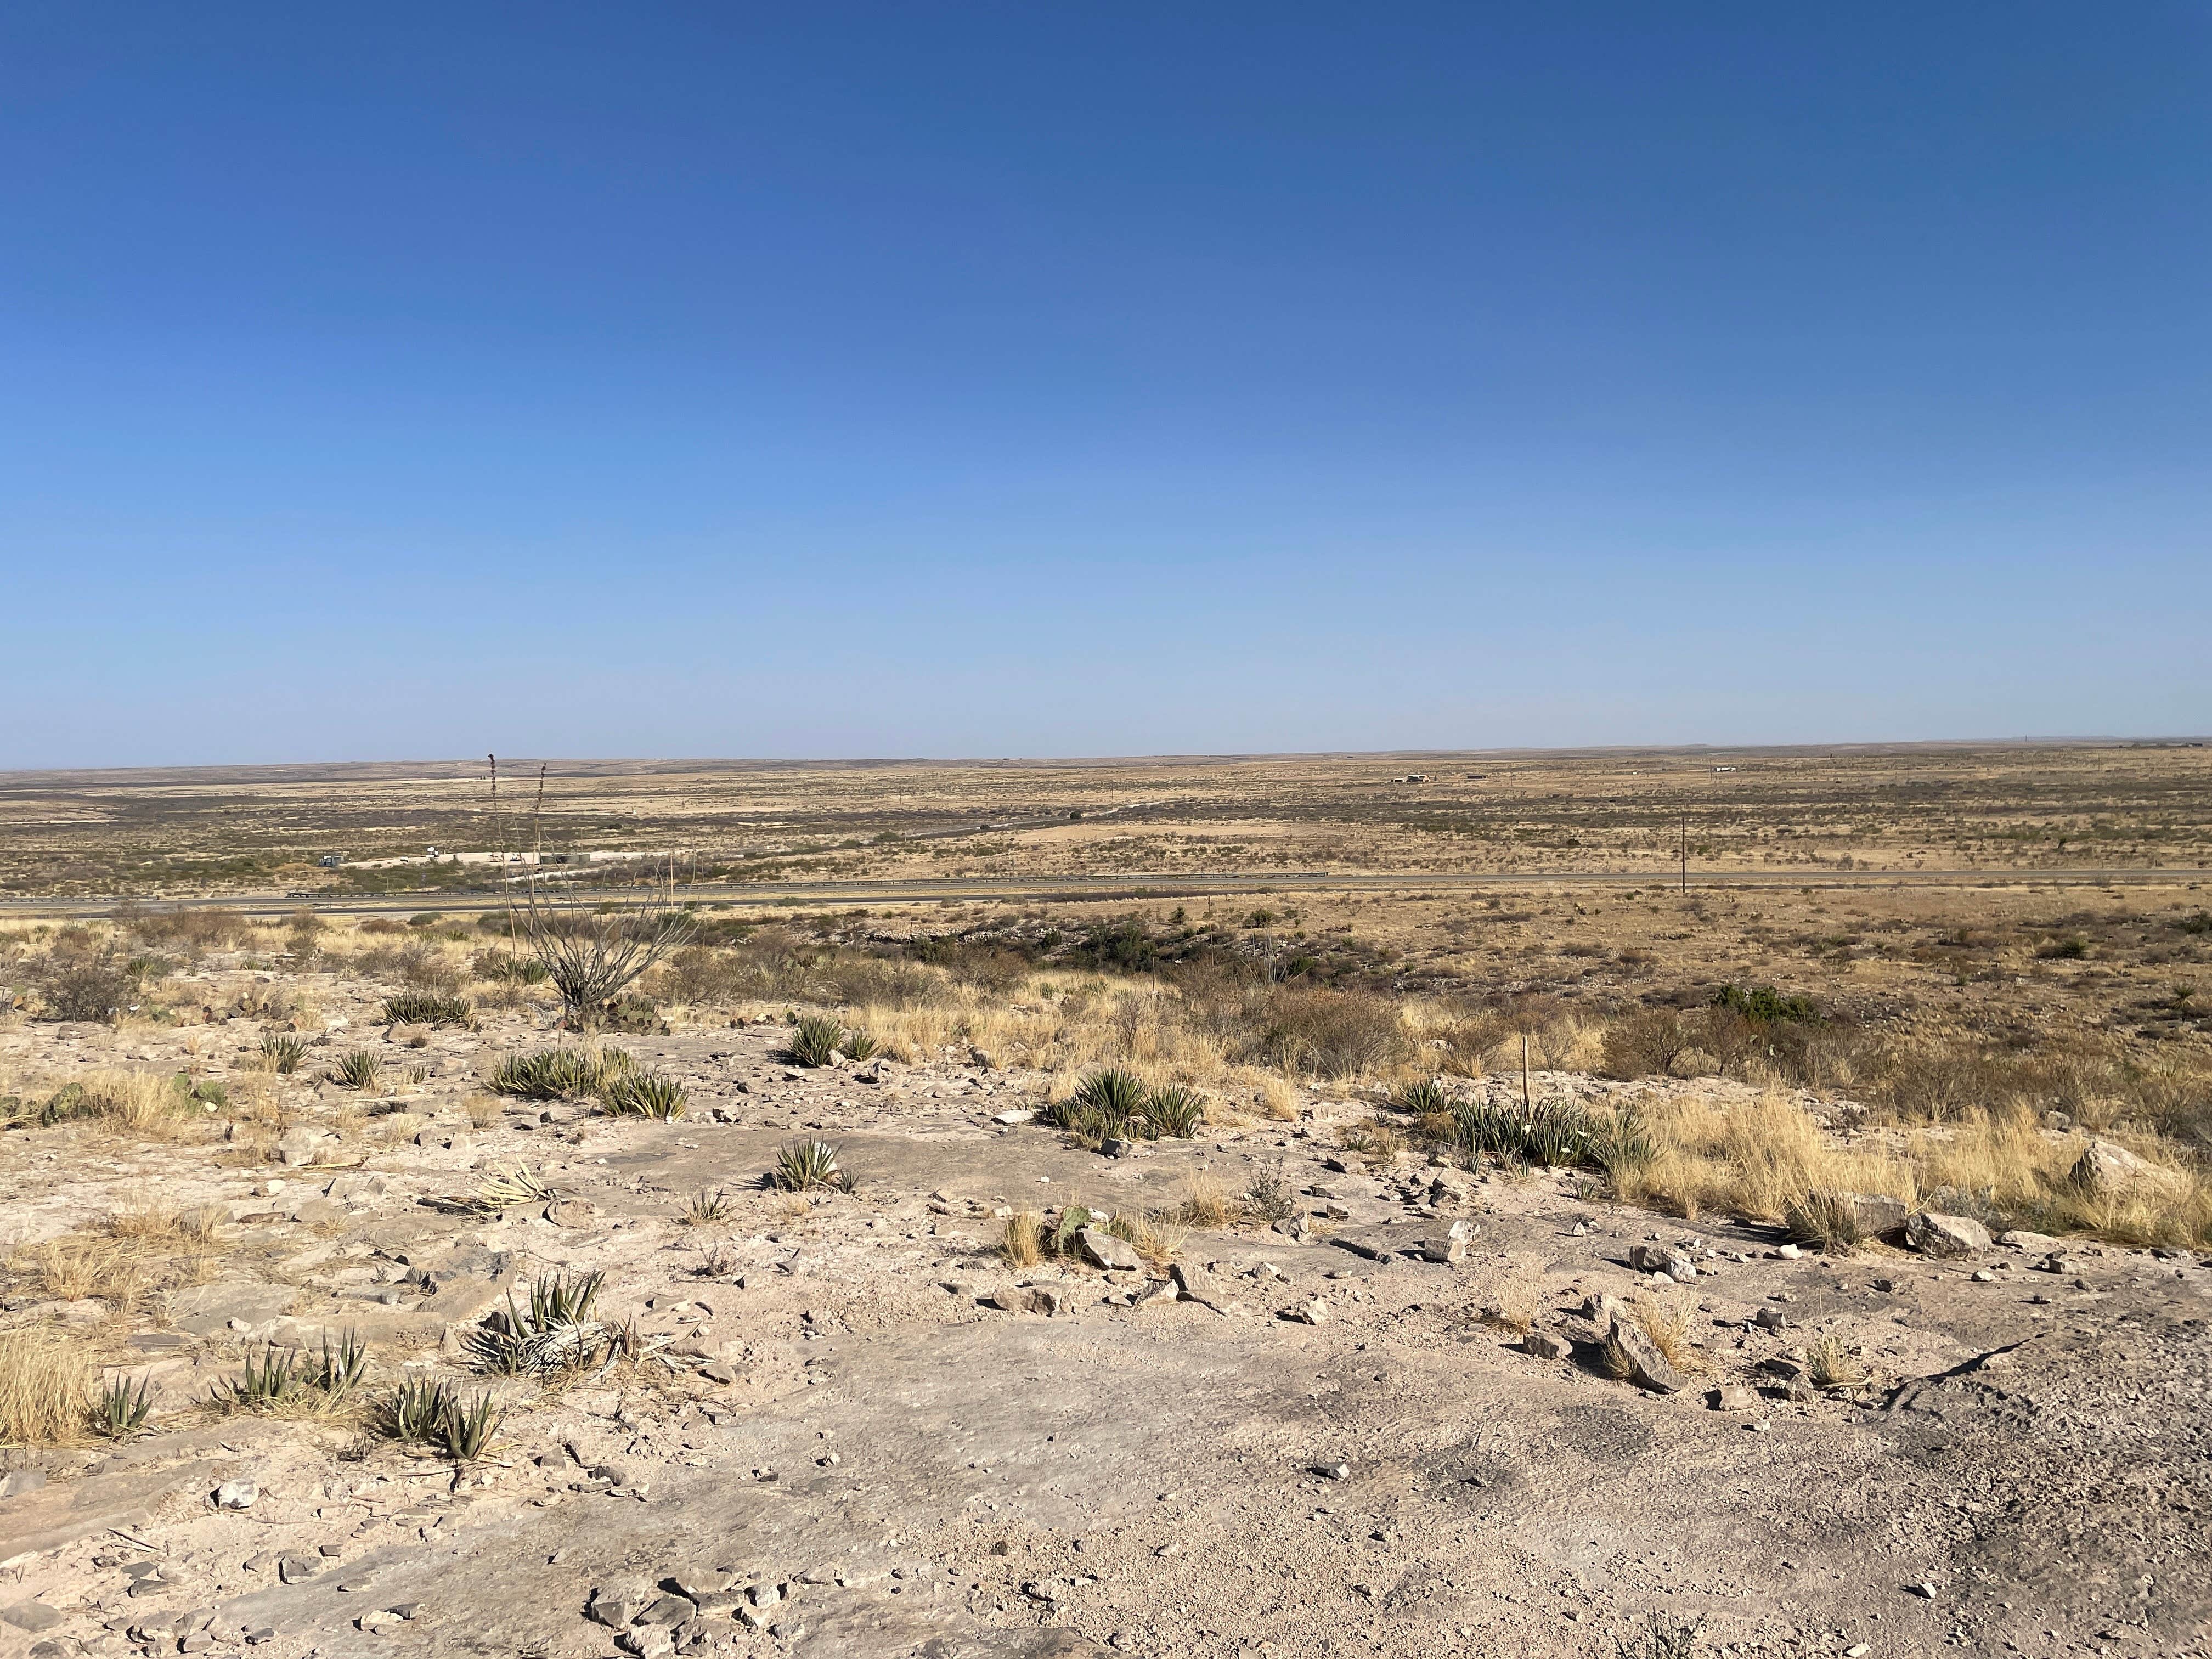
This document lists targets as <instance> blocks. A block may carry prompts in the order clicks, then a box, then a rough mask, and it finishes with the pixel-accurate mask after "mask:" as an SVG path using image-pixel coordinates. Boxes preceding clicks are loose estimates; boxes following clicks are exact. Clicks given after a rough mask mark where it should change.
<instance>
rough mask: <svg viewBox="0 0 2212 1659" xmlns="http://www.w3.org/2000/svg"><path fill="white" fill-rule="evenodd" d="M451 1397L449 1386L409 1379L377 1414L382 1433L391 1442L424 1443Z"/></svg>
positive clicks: (421, 1379) (418, 1378)
mask: <svg viewBox="0 0 2212 1659" xmlns="http://www.w3.org/2000/svg"><path fill="white" fill-rule="evenodd" d="M452 1401H453V1389H452V1387H451V1385H450V1384H448V1383H432V1382H430V1381H429V1380H428V1379H427V1378H424V1377H416V1376H410V1377H408V1378H406V1379H404V1381H402V1382H401V1383H400V1384H399V1387H398V1389H396V1390H395V1391H394V1392H393V1394H392V1397H391V1398H390V1399H389V1400H386V1401H385V1402H384V1407H383V1410H382V1412H381V1413H380V1417H381V1419H382V1426H383V1429H384V1431H385V1432H386V1434H389V1435H390V1436H391V1437H392V1438H393V1439H394V1440H398V1441H403V1442H406V1443H410V1444H421V1443H427V1442H428V1440H429V1439H430V1438H431V1437H432V1436H433V1435H435V1433H436V1432H437V1430H438V1425H439V1423H440V1421H441V1419H443V1418H444V1417H445V1415H446V1408H447V1406H448V1405H450V1404H451V1403H452Z"/></svg>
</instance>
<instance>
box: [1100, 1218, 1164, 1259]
mask: <svg viewBox="0 0 2212 1659" xmlns="http://www.w3.org/2000/svg"><path fill="white" fill-rule="evenodd" d="M1106 1231H1108V1232H1109V1233H1111V1234H1113V1235H1114V1237H1116V1238H1119V1239H1124V1240H1127V1243H1129V1244H1130V1245H1131V1247H1132V1248H1133V1249H1135V1250H1136V1252H1137V1254H1138V1255H1140V1256H1142V1257H1144V1258H1145V1260H1146V1261H1149V1262H1151V1263H1152V1265H1153V1266H1154V1267H1165V1266H1166V1265H1167V1264H1168V1263H1169V1262H1170V1261H1173V1260H1174V1258H1175V1253H1176V1250H1177V1249H1181V1248H1182V1241H1183V1230H1182V1228H1181V1227H1180V1226H1178V1225H1176V1223H1174V1222H1172V1221H1170V1220H1169V1219H1168V1218H1166V1217H1165V1216H1164V1215H1160V1214H1158V1213H1156V1212H1153V1211H1151V1210H1116V1211H1115V1212H1114V1216H1113V1218H1112V1219H1111V1220H1109V1222H1107V1224H1106Z"/></svg>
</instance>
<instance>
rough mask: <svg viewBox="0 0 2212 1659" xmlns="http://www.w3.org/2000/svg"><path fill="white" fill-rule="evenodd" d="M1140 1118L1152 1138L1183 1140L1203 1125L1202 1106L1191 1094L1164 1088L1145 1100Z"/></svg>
mask: <svg viewBox="0 0 2212 1659" xmlns="http://www.w3.org/2000/svg"><path fill="white" fill-rule="evenodd" d="M1143 1118H1144V1123H1145V1127H1146V1129H1147V1130H1149V1131H1150V1132H1151V1134H1152V1137H1154V1138H1157V1137H1158V1136H1160V1135H1170V1136H1172V1137H1174V1138H1175V1139H1178V1140H1186V1139H1189V1138H1190V1136H1191V1135H1192V1134H1194V1133H1196V1131H1197V1129H1198V1126H1199V1125H1200V1123H1203V1122H1204V1121H1206V1102H1205V1100H1204V1099H1203V1098H1202V1097H1200V1095H1199V1094H1198V1092H1197V1091H1195V1090H1192V1089H1186V1088H1184V1087H1183V1086H1182V1085H1180V1084H1175V1083H1170V1084H1167V1085H1163V1086H1162V1087H1160V1088H1158V1089H1155V1090H1153V1091H1152V1093H1151V1094H1149V1095H1147V1096H1146V1097H1145V1107H1144V1112H1143Z"/></svg>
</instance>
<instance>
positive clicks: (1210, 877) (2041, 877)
mask: <svg viewBox="0 0 2212 1659" xmlns="http://www.w3.org/2000/svg"><path fill="white" fill-rule="evenodd" d="M2207 880H2212V870H2196V869H2173V870H1821V869H1803V870H1699V869H1697V868H1696V867H1695V866H1692V868H1691V871H1690V877H1689V885H1690V890H1692V892H1696V891H1699V890H1705V891H1712V890H1719V889H1728V888H1759V887H1813V888H1832V889H1850V888H1870V887H1884V886H1889V887H1921V888H1942V887H1952V888H2016V887H2096V886H2130V887H2139V886H2159V887H2163V886H2178V885H2185V884H2190V883H2195V882H2203V881H2207ZM1680 882H1681V872H1680V868H1679V867H1677V868H1675V869H1671V870H1668V869H1660V870H1573V871H1567V870H1516V871H1499V872H1482V873H1466V872H1439V871H1416V870H1409V871H1359V872H1333V871H1322V870H1292V871H1273V872H1252V873H1249V874H1245V873H1230V872H1216V873H1198V874H1193V873H1189V872H1180V871H1146V872H1130V873H1127V874H1123V875H1110V876H1107V875H1085V876H1054V875H1038V876H943V877H927V878H912V879H890V880H848V881H766V882H758V883H744V882H701V883H697V884H684V885H682V886H679V888H678V894H679V896H681V897H683V898H684V899H685V900H686V901H696V902H699V903H701V904H702V905H713V906H730V905H744V906H748V907H751V906H775V907H779V908H781V907H804V908H819V907H824V906H852V905H882V904H912V903H927V902H932V901H939V902H969V901H976V900H994V899H1000V900H1004V899H1025V900H1029V901H1031V902H1053V901H1061V902H1097V901H1100V900H1111V899H1146V898H1159V899H1169V898H1213V897H1221V896H1252V897H1255V898H1257V897H1262V896H1267V895H1269V894H1286V893H1360V892H1376V893H1465V894H1468V895H1483V894H1494V893H1508V892H1514V891H1526V890H1529V889H1532V888H1544V887H1601V888H1602V887H1616V888H1617V887H1658V888H1675V887H1678V886H1679V885H1680ZM571 891H574V892H575V893H576V896H578V897H579V898H584V897H589V898H591V899H592V902H599V899H601V898H602V897H604V896H606V895H607V894H608V893H609V892H619V891H621V890H620V889H605V888H587V889H580V890H574V889H571ZM557 896H559V895H556V897H557ZM501 902H502V899H501V895H500V894H499V893H497V892H495V891H485V892H481V893H471V894H456V893H452V892H435V893H431V892H424V893H412V894H410V893H390V894H375V895H345V896H337V895H331V896H323V895H318V896H313V897H301V896H291V895H289V894H284V893H244V894H226V895H219V896H210V897H196V896H183V895H164V896H159V897H149V896H133V897H129V898H125V897H122V896H107V897H93V898H86V897H76V898H10V899H5V900H0V915H20V916H27V917H29V916H54V917H84V916H101V915H106V914H107V913H108V912H109V911H111V910H112V909H114V908H116V907H117V906H118V905H120V904H125V903H136V904H141V905H146V906H149V907H150V906H156V905H158V906H162V907H170V906H184V907H187V908H207V909H220V910H234V911H241V912H246V913H249V914H255V915H261V914H272V915H273V914H283V913H285V912H289V911H293V910H302V909H305V910H313V911H314V912H316V913H317V914H318V915H333V916H349V915H394V914H397V915H416V914H419V913H422V912H425V911H428V912H432V913H442V912H447V911H463V912H470V911H478V910H485V909H490V908H495V907H497V906H498V905H499V904H500V903H501Z"/></svg>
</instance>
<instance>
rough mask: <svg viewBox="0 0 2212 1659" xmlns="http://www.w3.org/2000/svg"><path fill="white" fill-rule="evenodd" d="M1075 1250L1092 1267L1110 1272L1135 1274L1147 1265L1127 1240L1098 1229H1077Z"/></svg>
mask: <svg viewBox="0 0 2212 1659" xmlns="http://www.w3.org/2000/svg"><path fill="white" fill-rule="evenodd" d="M1075 1248H1076V1249H1078V1250H1079V1251H1080V1252H1082V1255H1083V1258H1084V1260H1085V1261H1088V1262H1090V1264H1091V1266H1092V1267H1103V1268H1105V1269H1107V1270H1108V1271H1109V1272H1120V1273H1134V1272H1136V1271H1137V1270H1138V1269H1139V1268H1140V1267H1143V1266H1144V1265H1145V1262H1144V1258H1143V1257H1142V1256H1140V1255H1138V1254H1137V1250H1136V1247H1135V1246H1134V1245H1133V1244H1131V1243H1129V1241H1128V1240H1127V1239H1126V1238H1116V1237H1114V1235H1113V1234H1111V1233H1109V1232H1106V1231H1103V1230H1102V1229H1100V1228H1097V1227H1079V1228H1078V1229H1076V1233H1075Z"/></svg>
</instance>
